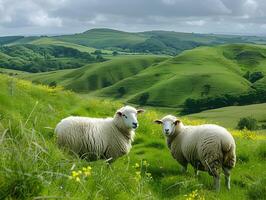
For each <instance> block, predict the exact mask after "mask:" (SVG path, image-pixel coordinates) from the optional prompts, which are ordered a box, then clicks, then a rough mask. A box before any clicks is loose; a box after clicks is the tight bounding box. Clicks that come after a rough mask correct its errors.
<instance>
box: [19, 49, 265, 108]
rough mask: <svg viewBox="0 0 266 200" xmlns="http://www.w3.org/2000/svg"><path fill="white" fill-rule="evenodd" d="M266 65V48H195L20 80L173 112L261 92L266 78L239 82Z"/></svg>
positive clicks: (91, 65) (129, 57)
mask: <svg viewBox="0 0 266 200" xmlns="http://www.w3.org/2000/svg"><path fill="white" fill-rule="evenodd" d="M265 64H266V48H265V46H263V45H247V44H234V45H222V46H217V47H199V48H195V49H193V50H188V51H184V52H183V53H181V54H180V55H178V56H176V57H158V56H157V57H156V56H150V55H149V56H148V55H146V56H145V55H143V56H140V55H138V56H136V55H135V56H134V55H132V56H117V57H116V58H115V59H112V60H109V61H107V62H104V63H97V64H90V65H87V66H85V67H82V68H79V69H75V70H60V71H56V72H49V73H41V74H32V75H27V76H24V78H26V79H29V80H33V81H38V82H41V83H45V84H49V83H50V82H52V81H56V82H57V83H58V85H62V86H63V87H65V88H66V89H71V90H74V91H76V92H82V93H89V94H90V95H93V96H97V97H104V98H106V97H108V98H113V99H117V98H122V99H123V100H124V101H127V102H130V103H134V104H140V103H141V102H140V99H141V97H142V96H143V95H144V94H147V95H148V98H147V100H146V102H145V105H149V106H160V107H170V108H176V109H178V108H179V107H180V106H181V105H182V104H183V103H184V101H185V100H186V99H187V98H194V99H198V98H205V97H213V96H217V95H223V94H234V95H237V94H240V93H244V92H247V91H250V90H253V89H254V88H265V86H266V78H265V77H266V76H264V78H262V79H260V80H258V81H257V82H255V83H251V82H249V81H248V80H247V79H246V78H244V77H243V76H244V74H245V73H247V71H250V72H251V73H252V72H256V71H260V72H262V73H264V74H266V69H265V67H264V66H265ZM137 66H138V67H137ZM207 86H208V87H209V89H208V92H206V87H207ZM121 88H122V89H121ZM121 90H122V92H121Z"/></svg>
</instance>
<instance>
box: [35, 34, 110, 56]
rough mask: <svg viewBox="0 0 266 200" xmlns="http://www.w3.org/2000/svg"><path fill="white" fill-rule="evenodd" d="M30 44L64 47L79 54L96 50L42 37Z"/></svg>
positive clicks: (104, 51)
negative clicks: (79, 52)
mask: <svg viewBox="0 0 266 200" xmlns="http://www.w3.org/2000/svg"><path fill="white" fill-rule="evenodd" d="M30 43H31V44H35V45H55V46H64V47H69V48H73V49H77V50H78V51H81V52H88V53H93V52H94V51H95V50H97V49H95V48H92V47H87V46H83V45H79V44H75V43H70V42H64V41H60V40H56V39H55V38H50V37H43V38H40V39H38V40H33V41H32V42H30ZM101 51H102V53H105V54H112V51H108V50H101Z"/></svg>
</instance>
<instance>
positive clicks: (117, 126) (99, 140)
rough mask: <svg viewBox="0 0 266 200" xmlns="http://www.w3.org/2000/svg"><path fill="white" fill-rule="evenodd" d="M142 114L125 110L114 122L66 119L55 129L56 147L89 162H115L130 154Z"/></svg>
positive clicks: (110, 119)
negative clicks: (99, 160) (138, 117)
mask: <svg viewBox="0 0 266 200" xmlns="http://www.w3.org/2000/svg"><path fill="white" fill-rule="evenodd" d="M142 112H144V110H142V109H139V110H136V109H135V108H134V107H131V106H124V107H122V108H120V109H119V110H117V112H116V113H115V115H114V117H113V118H89V117H74V116H70V117H67V118H65V119H63V120H61V122H59V123H58V124H57V126H56V128H55V133H56V134H57V143H58V145H59V147H63V148H66V149H68V150H70V151H72V152H74V153H75V154H77V155H79V156H80V157H82V158H86V159H87V160H89V161H95V160H98V159H107V161H108V162H113V161H114V160H116V159H117V158H119V157H121V156H123V155H125V154H127V153H129V151H130V149H131V143H132V142H133V140H134V136H135V129H137V127H138V120H137V114H138V113H142Z"/></svg>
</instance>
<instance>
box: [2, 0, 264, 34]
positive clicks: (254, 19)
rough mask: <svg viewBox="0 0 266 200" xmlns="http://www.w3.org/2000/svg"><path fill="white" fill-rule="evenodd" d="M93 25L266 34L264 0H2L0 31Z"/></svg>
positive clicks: (50, 31) (61, 30)
mask: <svg viewBox="0 0 266 200" xmlns="http://www.w3.org/2000/svg"><path fill="white" fill-rule="evenodd" d="M92 28H112V29H118V30H123V31H130V32H140V31H149V30H171V31H178V32H195V33H222V34H243V35H265V36H266V0H0V36H5V35H54V34H70V33H80V32H84V31H86V30H88V29H92Z"/></svg>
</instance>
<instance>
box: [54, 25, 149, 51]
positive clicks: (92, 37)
mask: <svg viewBox="0 0 266 200" xmlns="http://www.w3.org/2000/svg"><path fill="white" fill-rule="evenodd" d="M55 38H56V39H57V40H62V41H66V42H71V43H76V44H80V45H84V46H91V47H95V48H100V49H102V48H108V47H119V46H120V47H123V46H128V45H134V44H137V43H140V42H144V41H145V40H146V37H144V36H142V35H139V34H137V33H128V32H123V31H116V30H112V29H91V30H88V31H86V32H84V33H80V34H75V35H63V36H57V37H55Z"/></svg>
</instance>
